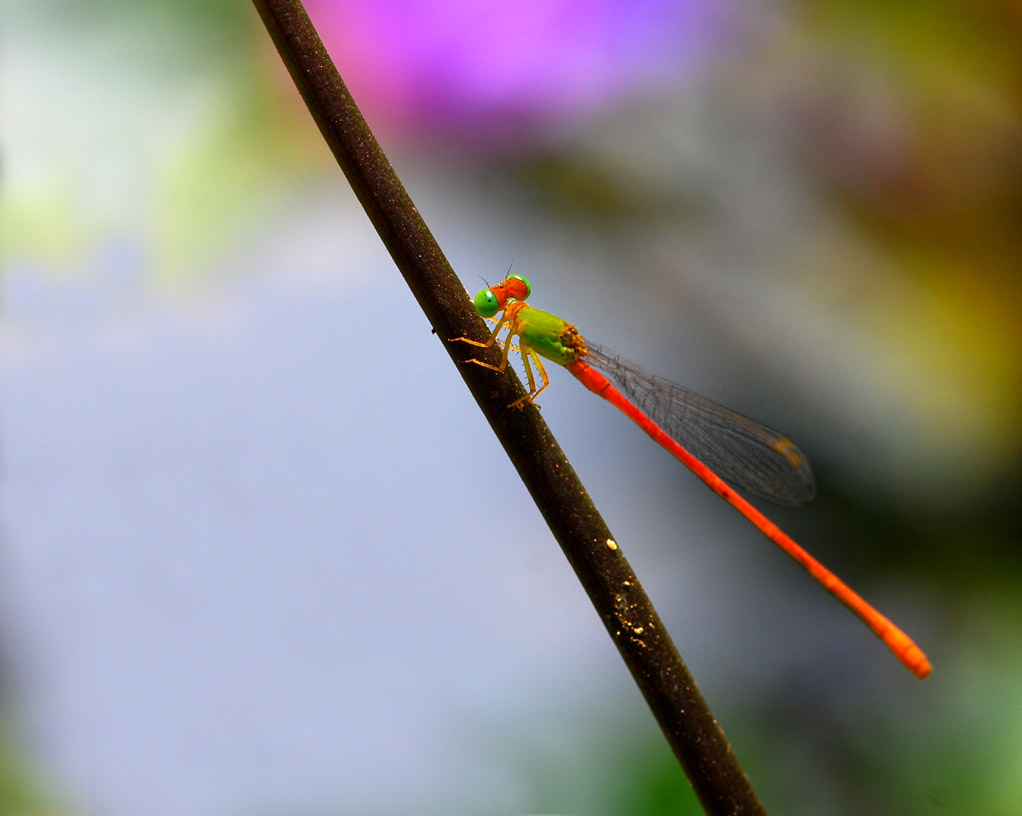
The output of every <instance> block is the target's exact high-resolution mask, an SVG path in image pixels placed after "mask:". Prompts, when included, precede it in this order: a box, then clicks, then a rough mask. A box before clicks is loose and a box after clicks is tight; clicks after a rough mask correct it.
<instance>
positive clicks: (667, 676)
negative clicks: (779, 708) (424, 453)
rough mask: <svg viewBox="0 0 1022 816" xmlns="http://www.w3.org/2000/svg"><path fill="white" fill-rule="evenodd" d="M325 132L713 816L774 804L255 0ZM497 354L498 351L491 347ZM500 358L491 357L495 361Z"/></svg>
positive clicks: (271, 0) (379, 154)
mask: <svg viewBox="0 0 1022 816" xmlns="http://www.w3.org/2000/svg"><path fill="white" fill-rule="evenodd" d="M253 3H254V5H255V7H256V9H257V10H258V12H259V14H260V16H261V17H262V19H263V23H264V24H265V26H266V28H267V30H268V31H269V33H270V36H271V37H272V39H273V42H274V44H275V45H276V47H277V51H278V52H279V53H280V56H281V59H283V61H284V64H285V65H286V66H287V68H288V70H289V71H290V73H291V77H292V78H293V80H294V82H295V85H297V87H298V90H299V92H300V93H301V95H302V98H303V99H304V100H305V103H306V105H307V106H308V108H309V111H310V112H311V113H312V116H313V118H314V119H315V121H316V124H317V125H318V126H319V129H320V132H321V133H322V134H323V138H324V139H326V142H327V144H328V145H329V146H330V149H331V150H332V151H333V154H334V156H335V158H336V159H337V162H338V164H339V165H340V166H341V169H342V170H343V172H344V175H345V176H346V177H347V179H348V182H349V183H350V184H351V187H352V189H353V190H354V191H355V194H356V196H357V197H358V199H359V201H360V202H361V203H362V206H363V207H364V208H365V211H366V213H367V214H368V215H369V218H370V220H371V221H372V223H373V225H374V226H375V227H376V230H377V232H378V233H379V234H380V237H381V238H382V239H383V243H384V244H385V245H386V247H387V249H388V250H389V251H390V254H391V256H392V257H393V259H394V262H395V264H396V265H397V267H398V269H399V270H400V271H401V274H402V275H403V276H404V279H405V281H406V282H407V283H408V286H409V288H410V289H411V290H412V293H413V294H414V295H415V298H416V299H417V300H418V302H419V305H420V306H421V307H422V309H423V311H424V312H425V314H426V317H427V318H428V320H429V321H430V323H431V324H432V325H433V328H434V329H435V330H436V333H437V335H438V337H439V338H440V341H441V342H442V343H443V345H444V346H445V348H446V349H447V352H448V354H450V355H451V358H452V359H453V360H454V361H455V363H456V364H457V366H458V371H459V372H460V373H461V376H462V377H463V378H464V380H465V382H466V384H467V385H468V387H469V390H470V391H471V392H472V394H473V396H474V397H475V399H476V402H477V403H478V404H479V407H480V409H481V410H482V412H483V414H484V415H485V416H486V418H487V420H488V421H489V423H490V426H491V427H492V428H493V431H494V433H495V434H496V435H497V438H498V439H499V440H500V442H501V444H502V445H503V446H504V450H505V451H506V452H507V455H508V457H509V458H510V459H511V462H512V464H513V465H514V466H515V468H516V469H517V470H518V473H519V475H520V476H521V478H522V481H523V482H524V483H525V485H526V487H527V488H528V490H529V493H530V494H531V495H532V497H533V499H534V501H535V502H536V505H537V507H538V508H539V510H540V512H541V513H542V514H543V517H544V519H545V520H546V522H547V524H548V525H549V527H550V529H551V531H552V532H553V534H554V537H555V538H556V539H557V541H558V543H559V544H560V546H561V549H562V550H563V551H564V554H565V556H566V557H567V559H568V561H569V563H570V564H571V566H572V568H573V569H574V570H575V574H576V575H577V576H578V579H579V581H580V582H581V583H582V586H583V587H584V588H585V590H586V593H587V594H588V595H589V598H590V600H591V601H592V603H593V605H594V606H595V607H596V611H597V612H598V614H599V615H600V618H601V619H602V620H603V623H604V625H605V626H606V627H607V631H608V632H609V633H610V635H611V638H612V639H613V640H614V642H615V644H616V645H617V647H618V651H619V652H620V653H621V656H622V657H623V658H624V661H625V663H626V664H627V666H628V669H629V671H631V673H632V677H633V678H634V679H635V682H636V683H637V684H638V686H639V689H640V690H641V691H642V694H643V695H644V697H645V698H646V701H647V703H648V705H649V707H650V709H651V710H652V712H653V714H654V716H655V717H656V719H657V722H658V723H659V724H660V727H661V729H662V730H663V732H664V734H665V735H666V737H667V740H668V742H669V743H670V745H671V748H672V749H673V751H674V753H675V755H676V756H677V758H678V760H679V761H680V763H681V765H682V767H683V768H684V770H685V773H686V774H687V775H688V778H689V780H690V781H691V783H692V786H693V788H694V789H695V792H696V795H697V796H698V797H699V800H700V802H701V803H702V805H703V808H704V809H705V810H706V812H707V813H709V814H714V815H715V816H716V814H764V813H765V810H764V809H763V805H762V804H761V803H760V801H759V798H758V797H757V795H756V792H755V790H753V788H752V785H751V783H750V782H749V780H748V777H747V776H746V775H745V772H744V771H743V770H742V767H741V765H740V764H739V762H738V759H737V757H736V756H735V754H734V752H733V751H732V749H731V746H730V745H729V744H728V742H727V740H726V738H725V737H724V733H723V731H722V730H721V728H720V726H719V725H718V724H717V721H716V720H715V719H714V717H713V714H712V712H711V711H710V709H709V707H708V706H707V704H706V701H705V700H704V699H703V697H702V695H701V694H700V692H699V689H698V688H697V687H696V684H695V680H694V679H693V678H692V676H691V674H690V673H689V671H688V669H687V668H686V667H685V664H684V663H683V662H682V660H681V657H680V655H679V654H678V651H677V649H676V648H675V646H674V643H673V642H672V641H671V638H670V636H669V635H668V633H667V631H666V630H665V629H664V626H663V624H662V623H661V621H660V618H659V616H658V615H657V613H656V610H655V609H654V608H653V606H652V604H651V603H650V601H649V598H648V597H647V596H646V593H645V591H644V590H643V589H642V586H641V585H640V584H639V581H638V579H637V578H636V577H635V575H634V573H633V572H632V570H631V568H630V567H629V566H628V562H627V561H626V560H625V558H624V555H623V554H622V552H621V550H620V548H618V546H617V545H616V544H615V543H614V540H613V537H612V536H611V534H610V531H609V530H608V529H607V526H606V525H605V524H604V522H603V519H601V518H600V515H599V513H598V512H597V510H596V507H595V506H594V505H593V503H592V501H591V500H590V498H589V495H588V493H587V492H586V490H585V488H584V487H583V486H582V484H581V482H580V481H579V479H578V477H577V476H576V475H575V472H574V470H573V469H572V468H571V465H570V464H569V463H568V461H567V459H566V458H565V456H564V454H563V453H562V451H561V449H560V447H559V446H558V444H557V442H556V440H555V439H554V438H553V436H552V434H551V433H550V430H549V429H548V428H547V426H546V423H545V422H543V420H542V419H541V418H540V416H539V412H538V411H537V410H536V409H535V408H534V407H533V406H531V405H530V406H527V407H526V408H525V410H521V411H519V410H508V408H507V406H508V405H509V404H511V403H512V402H514V401H515V400H516V399H519V398H520V397H521V396H523V394H524V392H523V390H522V387H521V384H520V383H519V382H518V381H517V379H516V378H514V377H508V376H495V375H494V374H493V372H491V371H487V370H485V369H483V368H481V367H480V366H473V365H462V364H461V363H463V362H464V360H465V359H466V357H467V356H476V355H477V352H478V351H479V349H467V348H466V345H465V344H464V343H451V342H449V339H450V338H454V337H463V336H464V337H470V338H473V339H476V340H483V339H485V338H486V336H487V334H488V331H487V330H486V328H485V324H484V323H483V322H482V320H481V319H480V318H479V317H478V316H477V315H476V313H475V310H474V309H473V307H472V304H471V302H470V300H469V298H468V297H467V296H466V293H465V289H464V287H463V286H462V284H461V282H460V281H459V280H458V278H457V276H456V275H455V274H454V271H453V270H452V269H451V267H450V265H449V264H448V262H447V259H446V258H445V257H444V255H443V252H442V251H441V250H440V247H439V246H438V245H437V244H436V241H434V239H433V237H432V235H431V234H430V232H429V229H428V227H427V226H426V224H425V222H424V221H423V220H422V217H421V216H420V215H419V213H418V210H416V208H415V206H414V205H413V204H412V201H411V199H410V198H409V197H408V193H407V192H406V191H405V189H404V187H403V186H402V184H401V182H400V181H399V179H398V178H397V176H396V174H395V173H394V170H393V168H392V167H391V166H390V163H389V162H388V161H387V158H386V156H385V155H384V154H383V151H382V150H381V149H380V146H379V144H377V142H376V139H375V137H374V136H373V134H372V131H370V129H369V127H368V125H367V124H366V122H365V120H364V119H363V117H362V114H361V113H360V112H359V110H358V108H357V107H356V105H355V102H354V100H353V99H352V98H351V96H350V94H349V93H348V91H347V88H346V87H345V85H344V83H343V82H342V80H341V78H340V75H339V74H338V73H337V69H336V68H335V67H334V64H333V62H332V61H331V59H330V57H329V55H328V54H327V52H326V50H325V49H324V47H323V44H322V42H321V41H320V39H319V35H318V34H317V33H316V30H315V28H314V27H313V25H312V23H311V21H310V20H309V18H308V16H307V15H306V13H305V9H304V8H303V7H302V4H301V3H300V2H299V0H253ZM489 351H490V353H491V354H492V355H494V356H495V355H496V351H495V350H494V349H490V350H489ZM494 361H495V360H493V359H491V362H494Z"/></svg>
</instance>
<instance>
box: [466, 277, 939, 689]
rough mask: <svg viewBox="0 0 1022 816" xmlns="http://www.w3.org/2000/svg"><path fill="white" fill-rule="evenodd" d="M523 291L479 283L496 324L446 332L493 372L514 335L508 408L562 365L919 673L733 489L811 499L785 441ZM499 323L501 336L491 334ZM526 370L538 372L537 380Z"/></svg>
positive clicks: (808, 478)
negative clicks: (604, 342) (491, 352)
mask: <svg viewBox="0 0 1022 816" xmlns="http://www.w3.org/2000/svg"><path fill="white" fill-rule="evenodd" d="M531 293H532V286H531V284H530V283H529V281H528V280H527V279H526V278H524V277H522V276H521V275H510V276H509V277H507V278H505V279H504V280H503V281H502V282H501V283H499V284H497V285H496V286H492V287H490V288H488V289H483V290H482V291H480V292H479V293H478V294H477V295H476V297H475V301H474V303H475V308H476V311H477V312H478V313H479V315H480V316H482V317H484V318H490V319H494V320H496V323H497V327H496V328H495V329H494V331H493V333H492V334H491V335H490V337H489V338H488V339H487V340H486V342H484V343H480V342H478V341H475V340H470V339H468V338H466V337H458V338H454V339H455V340H458V341H460V342H464V343H468V344H469V345H473V346H478V347H482V348H489V347H490V346H492V345H494V343H497V344H498V346H500V347H501V348H502V352H503V353H502V355H501V359H500V363H499V364H498V365H491V364H490V363H486V362H484V361H482V360H476V359H471V360H468V361H467V362H470V363H474V364H476V365H480V366H483V367H484V368H489V369H492V370H494V371H504V369H505V368H507V363H508V355H509V354H510V351H511V349H512V348H513V346H512V338H517V339H518V342H517V348H518V349H519V350H520V351H521V354H522V359H523V361H524V363H525V374H526V378H527V379H528V383H529V391H528V393H527V394H526V395H525V396H524V397H522V398H521V399H519V400H517V401H516V402H514V403H512V405H511V406H510V407H519V408H520V407H523V406H524V405H525V404H526V403H530V402H533V401H534V400H535V399H536V397H537V396H538V395H539V394H540V393H541V392H542V391H543V390H544V389H545V388H546V387H547V386H548V385H549V384H550V378H549V377H548V376H547V373H546V369H545V368H544V367H543V359H546V360H549V361H551V362H554V363H557V364H558V365H561V366H564V367H565V368H566V369H568V371H570V372H571V374H572V375H573V376H574V377H575V379H577V380H578V381H579V382H581V383H582V385H584V386H585V387H586V388H588V389H589V390H590V391H592V392H593V393H594V394H596V395H598V396H600V397H603V398H604V399H605V400H607V401H608V402H610V403H611V404H612V405H614V406H615V407H616V408H618V409H619V410H620V411H621V412H623V413H624V414H625V416H627V417H628V418H629V419H631V420H632V421H633V422H635V424H636V425H638V426H639V427H640V428H642V430H644V431H645V432H646V433H647V434H649V436H651V437H652V438H653V440H654V441H655V442H657V443H658V444H659V445H661V446H662V447H663V448H665V449H666V450H667V451H668V452H669V453H670V454H671V455H672V456H674V457H675V458H677V459H678V460H679V461H680V462H681V463H682V464H683V465H685V467H687V468H688V469H689V470H691V471H692V472H693V473H694V474H695V475H696V476H697V477H699V479H700V480H702V481H703V482H704V483H705V484H706V485H707V486H708V487H709V488H710V489H711V490H712V491H713V492H714V493H716V494H717V495H718V496H720V497H721V498H722V499H724V501H726V502H728V504H730V505H731V506H732V507H734V508H735V509H736V510H737V511H738V512H739V513H741V514H742V515H743V516H744V517H745V518H746V519H747V520H748V521H749V522H750V523H751V524H752V525H753V526H754V527H755V528H756V529H757V530H759V531H760V532H761V533H762V534H763V535H765V536H766V537H767V538H768V539H770V541H772V542H773V543H774V544H776V545H777V546H778V547H780V548H781V549H782V550H783V551H784V552H786V553H787V554H788V555H789V556H791V558H793V559H794V560H795V561H796V562H797V563H798V564H799V565H801V566H802V567H803V568H804V569H805V570H806V571H807V572H808V573H809V574H810V575H811V576H812V577H813V578H815V579H816V580H817V581H818V582H819V583H820V584H821V585H822V586H823V587H824V589H826V590H827V591H828V592H830V593H831V594H832V595H833V596H834V597H835V598H837V599H838V600H839V601H841V603H843V604H844V605H845V606H847V607H848V608H849V609H850V610H851V611H852V612H854V613H855V614H856V615H858V616H859V618H860V619H861V620H862V621H863V622H864V623H865V624H866V626H868V627H869V628H870V629H871V630H872V632H873V633H874V634H875V635H876V636H877V637H878V638H880V640H882V641H883V642H884V643H885V644H886V646H887V648H889V649H890V650H891V652H893V653H894V655H895V657H897V658H898V660H900V661H901V662H902V664H904V666H905V667H906V668H907V669H908V670H909V671H911V672H912V673H913V674H915V675H916V677H918V678H919V679H923V678H925V677H926V676H927V675H929V673H930V670H931V668H932V667H931V665H930V662H929V660H927V658H926V655H925V654H924V653H923V652H922V650H921V649H920V648H919V647H918V646H916V644H915V643H914V642H913V641H912V639H911V638H909V637H908V635H906V634H905V633H904V632H903V631H902V630H901V629H899V628H898V627H897V626H895V624H894V623H892V622H891V621H890V620H889V619H888V618H887V617H885V616H884V615H882V614H881V613H880V612H878V611H877V610H876V609H875V608H874V607H873V606H872V605H870V604H869V603H868V602H867V601H866V600H865V599H863V598H862V596H860V595H859V594H858V593H857V592H855V590H853V589H852V588H851V587H849V586H848V585H847V584H846V583H844V581H842V580H841V579H840V578H838V577H837V575H835V574H834V573H833V572H832V571H831V570H829V569H828V568H827V567H825V566H824V565H823V564H821V563H820V562H819V561H818V560H817V559H816V558H814V557H813V556H812V555H810V554H809V553H808V552H807V551H806V550H805V549H804V548H803V547H801V546H800V545H799V544H797V543H796V542H795V541H794V540H793V539H792V538H791V537H790V536H788V535H787V534H786V533H785V532H783V531H782V530H781V529H780V528H779V527H777V525H776V524H774V523H773V522H772V521H770V520H769V519H768V518H767V517H766V516H764V515H763V514H762V513H761V512H760V511H759V510H757V509H756V508H755V507H753V505H752V504H750V503H749V502H748V500H746V499H745V498H744V497H743V496H742V495H741V494H739V493H738V492H737V491H736V490H735V488H736V487H737V488H740V489H742V490H746V491H748V492H749V493H752V494H754V495H756V496H759V497H761V498H764V499H768V500H769V501H772V502H775V503H778V504H785V505H798V504H802V503H804V502H806V501H808V500H809V499H811V498H812V497H813V493H814V491H815V485H814V482H813V476H812V471H811V470H810V468H809V463H808V461H807V460H806V458H805V456H804V455H803V454H802V452H801V451H800V450H799V449H798V447H796V445H795V444H794V443H793V442H792V441H791V440H790V439H788V437H786V436H783V435H782V434H779V433H778V432H777V431H774V430H771V429H770V428H768V427H766V426H765V425H761V424H760V423H758V422H756V421H755V420H752V419H749V418H748V417H745V416H742V415H741V414H739V413H737V412H735V411H732V410H730V409H729V408H725V407H724V406H722V405H718V404H717V403H715V402H713V401H711V400H708V399H706V398H705V397H701V396H699V395H698V394H696V393H695V392H694V391H690V390H689V389H687V388H684V387H683V386H680V385H677V384H676V383H673V382H670V381H669V380H666V379H664V378H662V377H658V376H656V375H654V374H651V373H650V372H648V371H646V370H645V369H644V368H642V367H641V366H639V365H637V364H635V363H633V362H631V361H630V360H627V359H625V358H624V357H622V356H621V355H619V354H617V353H616V352H613V351H610V350H609V349H606V348H604V347H602V346H599V345H597V344H596V343H593V342H591V341H589V340H587V339H585V338H583V337H582V335H581V334H579V332H578V329H577V328H575V326H574V325H572V324H571V323H569V322H568V321H567V320H564V319H563V318H560V317H558V316H557V315H555V314H551V313H550V312H544V311H542V310H540V309H536V308H534V307H532V306H530V305H528V304H527V303H526V302H525V301H526V300H527V299H528V297H529V295H530V294H531ZM498 313H499V316H497V315H498ZM505 328H506V329H507V330H508V334H507V336H506V337H505V338H504V339H503V340H502V341H501V340H498V335H499V333H500V332H501V331H502V330H503V329H505ZM534 368H535V371H536V372H537V373H538V375H539V385H538V386H537V380H536V376H535V374H534V373H533V369H534Z"/></svg>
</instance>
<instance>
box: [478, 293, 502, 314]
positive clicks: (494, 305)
mask: <svg viewBox="0 0 1022 816" xmlns="http://www.w3.org/2000/svg"><path fill="white" fill-rule="evenodd" d="M474 302H475V307H476V311H477V312H478V313H479V316H480V317H493V316H494V315H495V314H497V312H499V311H500V300H499V299H498V298H497V296H496V295H495V294H493V290H492V289H483V290H482V291H481V292H480V293H479V294H478V295H476V299H475V301H474Z"/></svg>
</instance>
